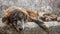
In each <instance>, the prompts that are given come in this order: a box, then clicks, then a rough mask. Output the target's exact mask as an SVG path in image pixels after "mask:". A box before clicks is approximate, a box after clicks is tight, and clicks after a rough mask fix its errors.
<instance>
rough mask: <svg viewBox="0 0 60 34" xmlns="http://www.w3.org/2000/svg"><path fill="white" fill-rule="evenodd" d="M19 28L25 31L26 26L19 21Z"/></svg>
mask: <svg viewBox="0 0 60 34" xmlns="http://www.w3.org/2000/svg"><path fill="white" fill-rule="evenodd" d="M17 27H18V29H19V30H24V24H23V23H22V22H21V21H18V23H17Z"/></svg>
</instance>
